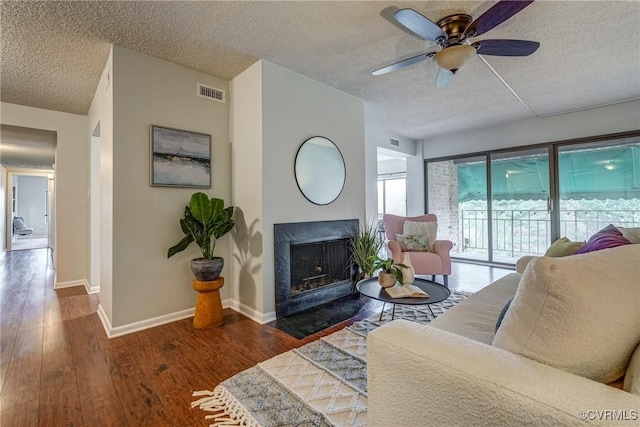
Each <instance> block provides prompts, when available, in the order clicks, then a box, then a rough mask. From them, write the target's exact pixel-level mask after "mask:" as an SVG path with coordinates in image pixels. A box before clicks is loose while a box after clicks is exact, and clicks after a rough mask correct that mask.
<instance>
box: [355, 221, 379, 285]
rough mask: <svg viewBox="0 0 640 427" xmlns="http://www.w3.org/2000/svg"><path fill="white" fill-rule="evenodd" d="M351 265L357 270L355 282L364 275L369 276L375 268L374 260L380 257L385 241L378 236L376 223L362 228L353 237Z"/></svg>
mask: <svg viewBox="0 0 640 427" xmlns="http://www.w3.org/2000/svg"><path fill="white" fill-rule="evenodd" d="M350 240H351V264H352V267H353V268H354V269H355V272H356V274H355V276H357V277H356V278H355V280H354V281H358V280H359V279H360V278H361V277H362V275H365V274H366V275H368V274H370V272H371V269H372V267H373V260H372V259H373V258H375V257H377V256H378V253H379V252H380V250H381V249H382V245H383V241H382V239H381V238H380V236H379V234H378V225H377V222H376V221H371V222H370V223H369V224H366V225H365V224H361V226H360V227H359V228H357V229H355V230H354V231H353V234H352V235H351V239H350Z"/></svg>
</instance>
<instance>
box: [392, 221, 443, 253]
mask: <svg viewBox="0 0 640 427" xmlns="http://www.w3.org/2000/svg"><path fill="white" fill-rule="evenodd" d="M437 234H438V223H437V222H436V221H409V220H406V221H405V222H404V224H402V234H401V236H403V238H405V239H408V240H412V241H414V242H415V241H419V242H420V244H418V245H412V246H418V247H424V246H426V249H418V250H421V251H425V250H428V251H429V252H433V243H434V242H435V241H436V236H437ZM396 239H398V242H399V243H400V246H402V242H400V240H399V238H398V235H396ZM423 243H426V245H423ZM402 250H406V249H404V248H403V249H402Z"/></svg>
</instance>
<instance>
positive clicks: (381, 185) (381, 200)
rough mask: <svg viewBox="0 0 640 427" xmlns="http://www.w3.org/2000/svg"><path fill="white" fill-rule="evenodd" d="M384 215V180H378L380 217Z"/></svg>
mask: <svg viewBox="0 0 640 427" xmlns="http://www.w3.org/2000/svg"><path fill="white" fill-rule="evenodd" d="M382 215H384V181H378V219H382Z"/></svg>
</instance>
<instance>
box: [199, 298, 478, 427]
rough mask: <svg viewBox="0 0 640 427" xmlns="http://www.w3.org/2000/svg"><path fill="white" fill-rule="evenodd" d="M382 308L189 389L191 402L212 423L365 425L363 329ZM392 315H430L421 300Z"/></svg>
mask: <svg viewBox="0 0 640 427" xmlns="http://www.w3.org/2000/svg"><path fill="white" fill-rule="evenodd" d="M467 296H468V294H466V293H462V292H456V291H452V292H451V296H450V297H449V298H448V299H446V300H444V301H442V302H441V303H437V304H432V305H431V309H432V310H433V312H434V314H435V315H436V316H438V315H439V314H442V313H443V312H444V311H445V310H447V309H449V308H450V307H453V306H454V305H456V304H457V303H459V302H460V301H462V300H464V299H465V298H466V297H467ZM387 311H388V312H385V315H384V317H383V319H382V322H379V321H378V318H379V314H376V315H374V316H371V317H369V318H368V319H365V320H362V321H360V322H356V323H354V324H353V325H351V326H348V327H346V328H344V329H342V330H340V331H338V332H334V333H333V334H331V335H328V336H326V337H324V338H320V339H319V340H316V341H314V342H311V343H309V344H306V345H304V346H302V347H300V348H297V349H294V350H290V351H287V352H286V353H282V354H279V355H278V356H275V357H273V358H271V359H269V360H267V361H265V362H262V363H259V364H257V365H256V366H254V367H253V368H250V369H247V370H246V371H243V372H240V373H239V374H237V375H234V376H233V377H231V378H229V379H228V380H226V381H224V382H222V383H220V385H218V386H217V387H216V388H215V389H214V390H213V391H208V390H207V391H197V392H194V393H193V396H195V397H201V398H200V399H199V400H196V401H195V402H193V403H192V404H191V407H192V408H194V407H198V408H200V409H202V410H203V411H207V412H210V414H209V415H206V417H205V418H206V419H207V420H210V421H211V422H212V424H210V425H211V426H265V427H266V426H285V425H286V426H300V425H304V426H353V427H355V426H365V425H366V424H367V347H366V344H367V334H368V333H369V332H370V331H372V330H373V329H375V328H377V327H378V326H381V325H382V324H384V323H387V322H390V321H391V314H390V310H387ZM395 317H396V318H398V319H407V320H412V321H415V322H419V323H429V322H430V321H431V320H432V317H431V314H430V313H429V309H428V308H427V307H426V306H422V307H420V306H403V305H398V306H397V307H396V313H395Z"/></svg>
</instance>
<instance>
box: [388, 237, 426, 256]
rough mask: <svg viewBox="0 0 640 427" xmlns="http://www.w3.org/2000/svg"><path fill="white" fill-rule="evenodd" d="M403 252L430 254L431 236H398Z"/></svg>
mask: <svg viewBox="0 0 640 427" xmlns="http://www.w3.org/2000/svg"><path fill="white" fill-rule="evenodd" d="M396 240H397V241H398V243H399V244H400V248H401V249H402V252H407V251H417V252H430V250H429V246H430V245H429V236H428V235H426V234H396Z"/></svg>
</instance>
